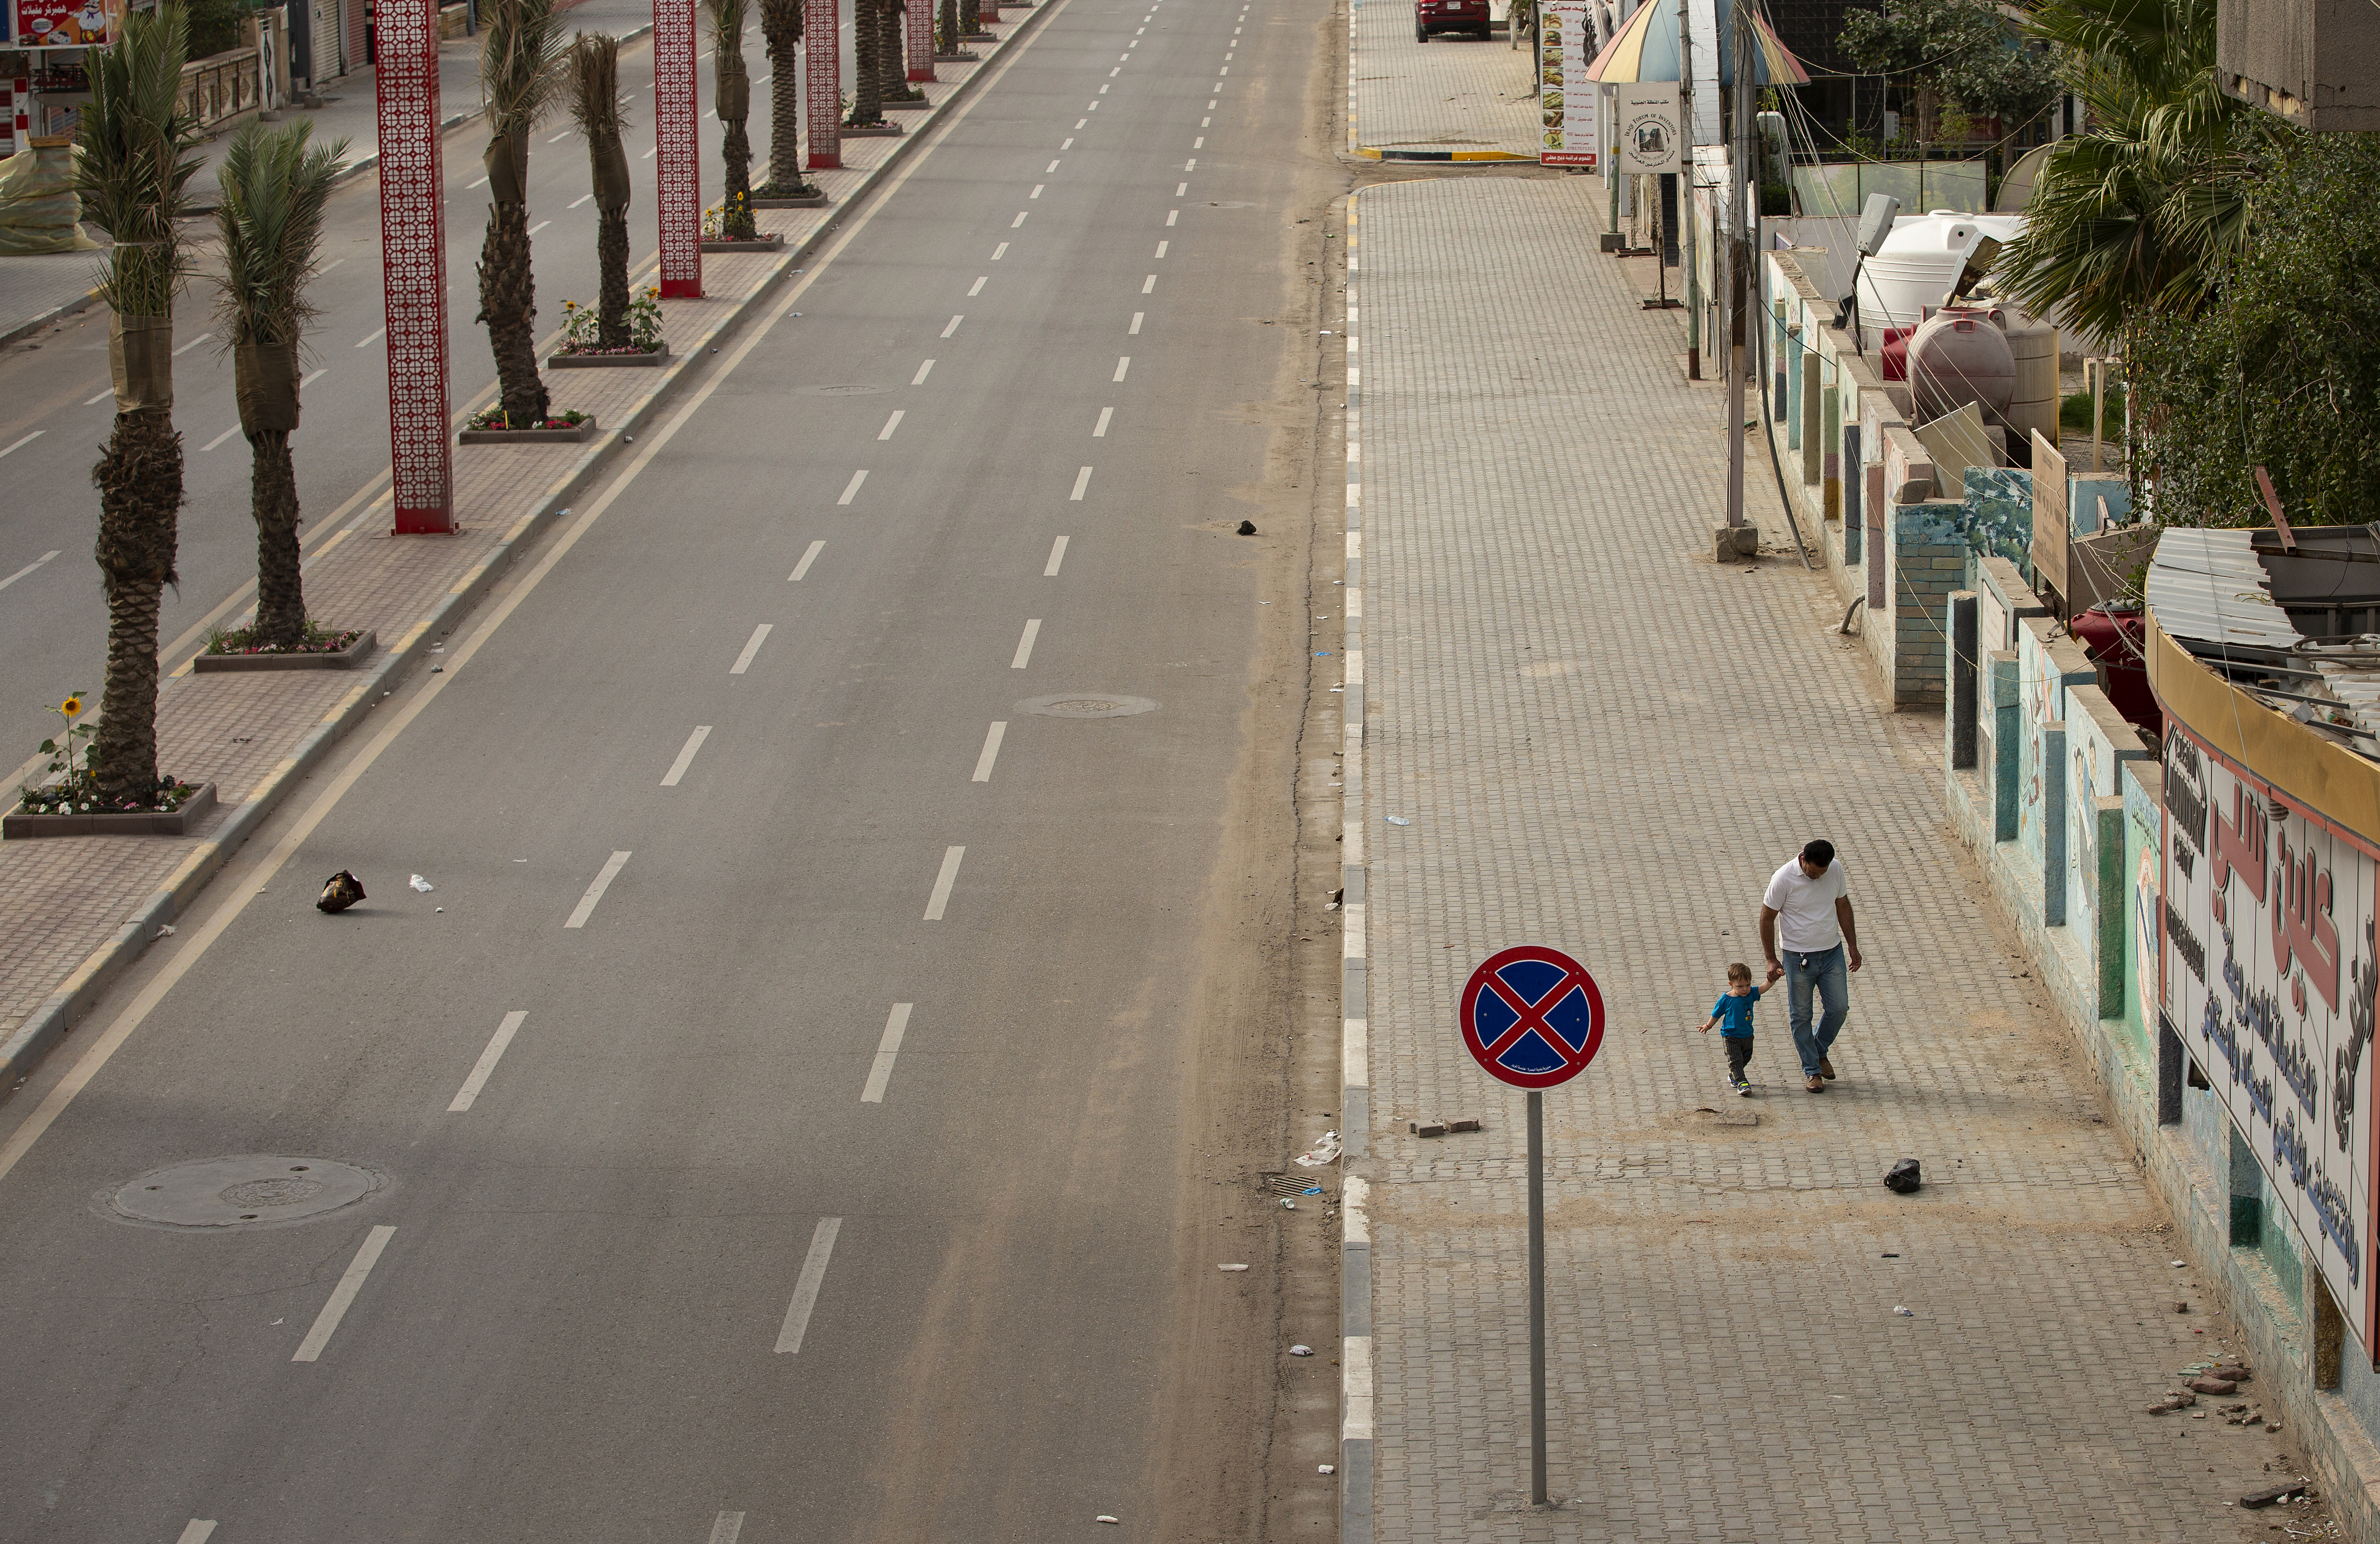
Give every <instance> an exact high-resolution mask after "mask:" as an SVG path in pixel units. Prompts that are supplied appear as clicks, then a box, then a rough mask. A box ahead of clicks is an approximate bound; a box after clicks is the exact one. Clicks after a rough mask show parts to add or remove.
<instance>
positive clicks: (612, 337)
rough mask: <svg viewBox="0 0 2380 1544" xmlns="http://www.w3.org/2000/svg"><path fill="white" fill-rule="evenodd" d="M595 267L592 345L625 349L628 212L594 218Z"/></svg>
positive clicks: (605, 212) (612, 212) (615, 211)
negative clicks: (597, 282) (593, 340)
mask: <svg viewBox="0 0 2380 1544" xmlns="http://www.w3.org/2000/svg"><path fill="white" fill-rule="evenodd" d="M595 267H596V270H597V272H598V273H599V274H601V279H600V281H599V283H600V285H601V288H600V289H599V291H598V292H597V295H596V301H595V306H596V311H595V342H596V345H597V346H599V347H602V348H625V347H627V346H628V212H627V211H626V210H625V209H616V210H608V211H603V212H600V213H597V214H596V216H595Z"/></svg>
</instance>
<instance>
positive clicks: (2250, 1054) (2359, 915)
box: [2161, 717, 2380, 1352]
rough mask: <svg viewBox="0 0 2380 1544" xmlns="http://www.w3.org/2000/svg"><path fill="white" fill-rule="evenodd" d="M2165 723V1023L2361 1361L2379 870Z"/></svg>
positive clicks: (2368, 1301) (2314, 819) (2315, 820)
mask: <svg viewBox="0 0 2380 1544" xmlns="http://www.w3.org/2000/svg"><path fill="white" fill-rule="evenodd" d="M2166 722H2167V726H2168V739H2167V742H2166V760H2165V766H2166V772H2165V806H2166V818H2165V830H2166V851H2165V884H2164V889H2165V929H2164V934H2165V936H2164V943H2163V948H2162V951H2161V952H2162V955H2163V968H2162V974H2163V979H2164V999H2165V1004H2164V1005H2165V1011H2166V1014H2167V1015H2168V1018H2169V1019H2170V1020H2171V1021H2172V1024H2173V1027H2174V1028H2175V1029H2176V1031H2177V1032H2179V1033H2180V1036H2181V1039H2182V1043H2183V1044H2184V1045H2185V1046H2186V1047H2187V1048H2188V1049H2189V1051H2190V1053H2191V1056H2192V1060H2194V1061H2195V1062H2196V1063H2197V1064H2198V1065H2199V1067H2200V1069H2201V1070H2202V1071H2204V1073H2205V1075H2206V1076H2207V1079H2208V1081H2210V1082H2211V1083H2213V1084H2214V1085H2215V1089H2216V1093H2217V1094H2218V1095H2220V1096H2221V1097H2222V1099H2223V1100H2224V1101H2225V1103H2226V1104H2227V1105H2228V1107H2229V1109H2230V1112H2231V1119H2232V1120H2233V1121H2234V1122H2235V1123H2237V1125H2238V1126H2239V1129H2240V1132H2241V1133H2242V1135H2244V1136H2245V1137H2246V1138H2247V1140H2248V1142H2249V1143H2250V1145H2251V1146H2252V1147H2253V1149H2255V1154H2256V1161H2257V1163H2258V1164H2259V1165H2261V1166H2262V1168H2263V1169H2264V1172H2265V1185H2266V1188H2267V1189H2268V1191H2269V1192H2270V1199H2271V1201H2272V1202H2273V1203H2274V1204H2275V1205H2276V1206H2277V1209H2278V1210H2282V1211H2286V1212H2287V1213H2289V1217H2290V1219H2291V1220H2292V1221H2293V1222H2295V1223H2296V1224H2297V1229H2298V1234H2299V1236H2300V1237H2301V1238H2303V1239H2304V1240H2305V1241H2306V1243H2307V1245H2308V1246H2310V1247H2311V1248H2312V1249H2313V1254H2314V1257H2315V1258H2316V1260H2317V1262H2318V1263H2319V1265H2320V1267H2321V1270H2322V1276H2323V1280H2324V1281H2325V1283H2327V1284H2328V1285H2329V1288H2330V1292H2331V1295H2332V1296H2333V1297H2334V1298H2335V1299H2336V1300H2337V1301H2338V1306H2339V1308H2340V1311H2341V1312H2342V1313H2343V1314H2344V1316H2345V1317H2346V1319H2347V1321H2348V1323H2349V1324H2350V1326H2351V1327H2352V1328H2353V1331H2354V1332H2355V1334H2356V1337H2357V1338H2358V1339H2359V1340H2361V1341H2362V1343H2363V1345H2364V1349H2365V1350H2366V1351H2367V1352H2369V1351H2370V1350H2371V1349H2372V1348H2373V1339H2372V1330H2373V1319H2372V1312H2373V1306H2374V1297H2373V1291H2372V1271H2373V1242H2374V1241H2373V1232H2374V1230H2373V1216H2372V1203H2373V1198H2374V1186H2373V1184H2372V1162H2373V1136H2372V1127H2373V1122H2372V1116H2373V1108H2372V1069H2371V1066H2370V1064H2369V1059H2368V1058H2367V1056H2366V1054H2365V1052H2368V1051H2369V1050H2370V1049H2371V1045H2372V1030H2373V1017H2374V1007H2375V999H2380V951H2375V945H2374V937H2373V915H2374V891H2375V889H2380V863H2375V862H2374V858H2373V857H2372V855H2371V854H2370V853H2368V852H2366V851H2364V850H2363V849H2362V847H2361V846H2360V845H2357V844H2356V843H2355V842H2354V841H2352V840H2350V838H2349V837H2348V836H2347V835H2346V834H2345V833H2342V832H2339V831H2338V830H2337V829H2335V828H2334V827H2332V826H2331V825H2330V824H2329V823H2328V822H2327V821H2325V820H2323V818H2322V817H2320V816H2319V815H2316V814H2314V813H2313V811H2311V810H2308V809H2305V808H2301V807H2299V806H2298V805H2296V804H2294V803H2293V802H2292V801H2291V800H2289V798H2288V797H2287V796H2284V795H2280V794H2277V793H2276V792H2275V790H2273V789H2272V788H2271V787H2269V786H2267V785H2266V784H2264V783H2262V782H2260V781H2259V780H2257V779H2256V778H2254V777H2252V776H2248V775H2246V774H2244V773H2242V772H2240V771H2238V770H2237V769H2236V768H2234V767H2232V766H2231V765H2230V764H2228V762H2225V761H2223V760H2220V759H2219V758H2217V757H2216V756H2215V755H2214V754H2213V753H2211V752H2210V751H2209V750H2208V749H2207V748H2206V747H2205V746H2204V743H2202V742H2200V741H2198V740H2197V739H2195V738H2194V737H2193V736H2192V735H2191V734H2190V732H2189V731H2188V730H2187V729H2186V728H2184V727H2183V726H2182V724H2181V723H2180V721H2179V720H2176V719H2173V718H2170V717H2168V720H2167V721H2166Z"/></svg>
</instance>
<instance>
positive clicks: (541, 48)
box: [475, 0, 567, 428]
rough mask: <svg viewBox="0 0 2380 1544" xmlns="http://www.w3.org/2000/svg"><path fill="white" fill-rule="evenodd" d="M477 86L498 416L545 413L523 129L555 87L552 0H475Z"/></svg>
mask: <svg viewBox="0 0 2380 1544" xmlns="http://www.w3.org/2000/svg"><path fill="white" fill-rule="evenodd" d="M480 29H481V34H480V98H481V100H482V101H483V102H485V103H486V104H487V115H488V148H487V150H486V152H484V154H483V155H482V156H481V163H482V164H484V165H485V166H486V167H487V169H488V198H489V201H490V202H489V207H488V234H487V237H486V239H485V240H484V241H483V242H482V243H481V244H480V314H479V316H478V317H477V318H476V319H475V320H477V321H480V322H486V323H487V324H488V345H489V347H490V348H491V349H492V350H493V352H494V354H495V356H496V383H497V387H498V389H499V391H500V392H501V393H502V394H503V405H504V421H505V422H506V423H507V424H511V425H514V426H516V427H520V428H532V427H534V426H536V425H538V424H540V423H542V422H544V421H545V417H546V408H547V405H548V399H547V396H546V392H545V382H544V379H543V378H542V377H540V375H539V374H538V371H537V281H536V277H535V275H534V274H532V273H531V272H530V269H529V249H528V137H529V134H530V133H531V131H533V130H534V129H535V128H537V123H538V120H539V119H540V117H542V116H544V115H545V110H546V108H547V107H548V106H550V105H552V103H553V98H554V95H555V93H556V92H557V91H560V90H561V88H562V84H563V78H564V70H563V66H564V61H565V58H566V56H567V50H566V49H565V47H564V46H563V42H562V18H561V13H560V12H558V11H557V10H556V9H555V8H554V4H553V0H481V4H480Z"/></svg>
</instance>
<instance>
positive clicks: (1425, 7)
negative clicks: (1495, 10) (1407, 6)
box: [1414, 0, 1489, 43]
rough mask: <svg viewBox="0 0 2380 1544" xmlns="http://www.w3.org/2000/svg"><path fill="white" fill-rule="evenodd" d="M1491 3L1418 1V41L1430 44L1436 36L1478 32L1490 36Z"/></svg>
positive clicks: (1415, 19)
mask: <svg viewBox="0 0 2380 1544" xmlns="http://www.w3.org/2000/svg"><path fill="white" fill-rule="evenodd" d="M1488 26H1489V22H1488V0H1414V41H1415V43H1427V42H1428V41H1429V36H1430V34H1431V33H1432V32H1476V33H1478V34H1479V35H1480V36H1481V37H1483V38H1484V37H1486V36H1488Z"/></svg>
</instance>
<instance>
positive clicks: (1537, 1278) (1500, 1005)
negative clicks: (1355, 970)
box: [1457, 943, 1603, 1507]
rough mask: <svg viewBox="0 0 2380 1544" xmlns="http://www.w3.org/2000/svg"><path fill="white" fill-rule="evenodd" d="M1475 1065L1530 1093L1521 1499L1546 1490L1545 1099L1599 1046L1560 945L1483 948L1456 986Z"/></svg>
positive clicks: (1576, 967) (1597, 1025) (1583, 978)
mask: <svg viewBox="0 0 2380 1544" xmlns="http://www.w3.org/2000/svg"><path fill="white" fill-rule="evenodd" d="M1457 1023H1458V1026H1459V1028H1460V1031H1461V1034H1462V1036H1463V1049H1464V1050H1466V1051H1468V1052H1470V1053H1471V1057H1472V1060H1474V1061H1475V1062H1477V1063H1478V1064H1479V1066H1480V1070H1481V1071H1483V1072H1485V1073H1487V1075H1488V1076H1490V1077H1492V1078H1494V1079H1496V1081H1498V1082H1499V1083H1501V1084H1503V1085H1505V1086H1506V1087H1508V1088H1519V1089H1521V1090H1523V1091H1524V1092H1525V1093H1526V1094H1527V1095H1528V1096H1529V1504H1530V1505H1531V1506H1533V1507H1534V1506H1545V1505H1547V1504H1548V1497H1547V1495H1546V1444H1547V1435H1548V1433H1547V1430H1546V1427H1547V1418H1546V1103H1545V1099H1546V1096H1545V1094H1544V1092H1543V1090H1545V1089H1547V1088H1559V1087H1560V1086H1561V1085H1562V1084H1564V1083H1567V1082H1569V1081H1570V1080H1571V1079H1572V1078H1573V1077H1576V1076H1578V1075H1579V1074H1580V1073H1582V1072H1585V1070H1586V1065H1587V1064H1588V1063H1590V1062H1592V1061H1594V1060H1595V1053H1596V1052H1597V1050H1599V1049H1601V1047H1602V1045H1603V992H1602V991H1601V989H1599V988H1597V986H1596V984H1595V978H1594V977H1592V976H1590V975H1588V974H1587V973H1586V967H1584V966H1582V965H1580V964H1579V963H1578V962H1577V961H1576V960H1574V959H1573V958H1571V957H1570V956H1569V955H1568V954H1563V953H1562V952H1561V951H1560V950H1559V949H1548V948H1547V947H1545V946H1544V945H1542V944H1536V943H1523V944H1517V945H1515V946H1514V947H1512V948H1510V949H1500V950H1498V951H1497V952H1496V953H1495V954H1490V955H1489V956H1488V958H1487V960H1486V961H1485V962H1484V963H1482V964H1481V965H1480V967H1479V968H1477V969H1476V970H1474V971H1473V972H1472V973H1471V979H1470V980H1469V981H1468V982H1467V983H1465V984H1464V986H1463V1008H1462V1013H1461V1016H1460V1017H1459V1019H1458V1020H1457Z"/></svg>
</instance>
